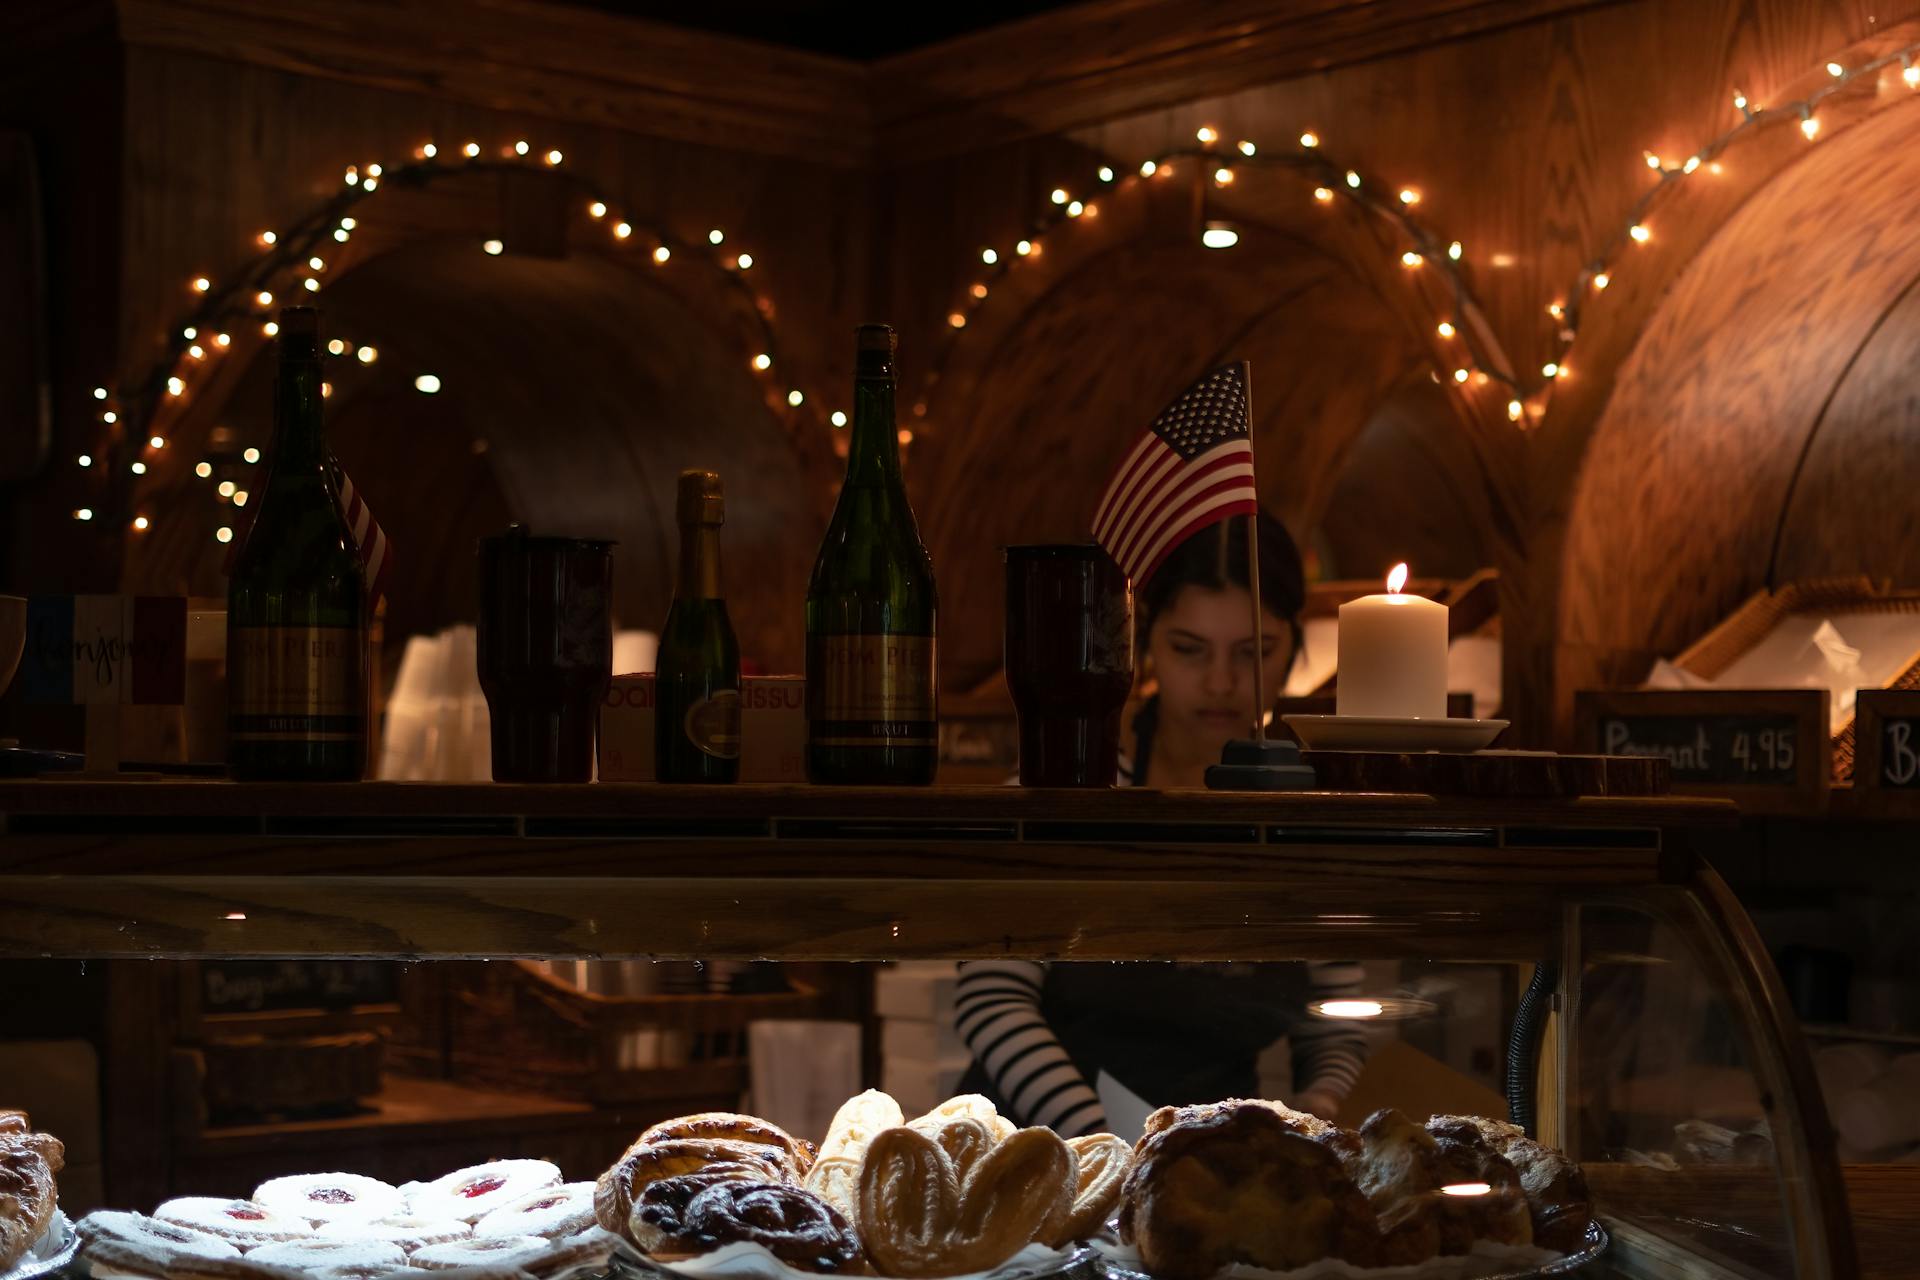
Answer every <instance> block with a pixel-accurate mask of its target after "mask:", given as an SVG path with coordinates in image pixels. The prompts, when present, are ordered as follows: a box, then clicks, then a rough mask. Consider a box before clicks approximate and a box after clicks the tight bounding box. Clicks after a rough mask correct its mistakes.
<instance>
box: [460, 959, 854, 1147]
mask: <svg viewBox="0 0 1920 1280" xmlns="http://www.w3.org/2000/svg"><path fill="white" fill-rule="evenodd" d="M818 1003H819V1001H818V997H817V995H816V993H815V992H813V991H811V990H805V989H803V990H799V991H792V992H781V993H778V994H770V995H649V996H604V995H595V994H593V993H591V992H586V991H581V990H579V989H577V988H575V987H573V986H570V985H569V984H567V983H565V982H562V981H560V980H559V979H558V978H555V977H554V976H552V975H551V974H549V973H548V972H547V971H546V970H544V969H542V968H540V967H539V966H537V965H534V964H532V963H530V962H528V961H524V960H520V961H512V962H507V963H496V964H488V965H480V966H475V967H474V968H473V969H471V970H468V971H467V973H466V974H465V975H463V976H462V978H461V979H460V980H459V981H457V982H456V983H455V984H454V986H453V989H452V990H451V991H450V992H449V1000H448V1005H447V1019H448V1026H447V1029H446V1030H447V1046H448V1052H447V1065H448V1068H449V1069H450V1071H451V1073H452V1075H453V1078H454V1079H456V1080H462V1081H467V1082H471V1083H475V1084H481V1085H487V1086H490V1087H494V1088H503V1089H509V1090H515V1091H522V1092H534V1093H541V1094H545V1095H547V1096H549V1097H556V1098H571V1099H575V1100H578V1101H582V1102H591V1103H595V1104H603V1105H604V1104H626V1103H642V1102H661V1101H666V1100H669V1099H672V1100H683V1101H685V1102H686V1104H687V1105H686V1106H685V1108H684V1109H686V1110H731V1109H732V1108H734V1107H735V1106H737V1105H738V1103H739V1101H740V1096H741V1094H742V1093H744V1092H745V1091H746V1088H747V1084H748V1080H747V1026H748V1024H749V1023H753V1022H758V1021H761V1020H763V1019H770V1018H807V1017H811V1016H813V1015H814V1013H815V1012H816V1010H817V1007H818Z"/></svg>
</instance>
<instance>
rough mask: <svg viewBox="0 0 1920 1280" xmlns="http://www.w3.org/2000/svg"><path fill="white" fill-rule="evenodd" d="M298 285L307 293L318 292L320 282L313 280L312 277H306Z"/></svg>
mask: <svg viewBox="0 0 1920 1280" xmlns="http://www.w3.org/2000/svg"><path fill="white" fill-rule="evenodd" d="M300 283H301V285H302V286H303V287H304V288H305V289H306V291H307V292H308V293H318V292H320V282H319V281H318V280H315V279H314V278H313V277H312V276H308V277H307V278H306V279H305V280H302V281H301V282H300Z"/></svg>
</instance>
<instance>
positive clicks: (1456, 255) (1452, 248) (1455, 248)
mask: <svg viewBox="0 0 1920 1280" xmlns="http://www.w3.org/2000/svg"><path fill="white" fill-rule="evenodd" d="M1461 252H1462V250H1461V248H1460V242H1459V241H1458V240H1455V241H1454V242H1453V243H1452V244H1450V245H1448V246H1447V257H1449V258H1451V259H1452V260H1453V261H1455V262H1458V261H1460V254H1461Z"/></svg>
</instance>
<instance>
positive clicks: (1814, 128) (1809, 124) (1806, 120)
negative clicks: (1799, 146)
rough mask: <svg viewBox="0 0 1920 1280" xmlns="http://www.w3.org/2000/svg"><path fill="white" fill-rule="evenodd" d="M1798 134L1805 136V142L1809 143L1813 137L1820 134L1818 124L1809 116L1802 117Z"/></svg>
mask: <svg viewBox="0 0 1920 1280" xmlns="http://www.w3.org/2000/svg"><path fill="white" fill-rule="evenodd" d="M1800 132H1801V133H1804V134H1805V135H1807V141H1809V142H1811V141H1813V139H1814V135H1816V134H1818V133H1819V132H1820V122H1819V121H1818V120H1816V119H1815V118H1814V117H1813V116H1811V115H1805V116H1802V117H1800Z"/></svg>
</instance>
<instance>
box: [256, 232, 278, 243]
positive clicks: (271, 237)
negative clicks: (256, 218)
mask: <svg viewBox="0 0 1920 1280" xmlns="http://www.w3.org/2000/svg"><path fill="white" fill-rule="evenodd" d="M279 238H280V237H279V235H277V234H276V233H274V232H272V231H262V232H261V233H260V243H261V244H272V243H273V242H274V241H276V240H278V239H279Z"/></svg>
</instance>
